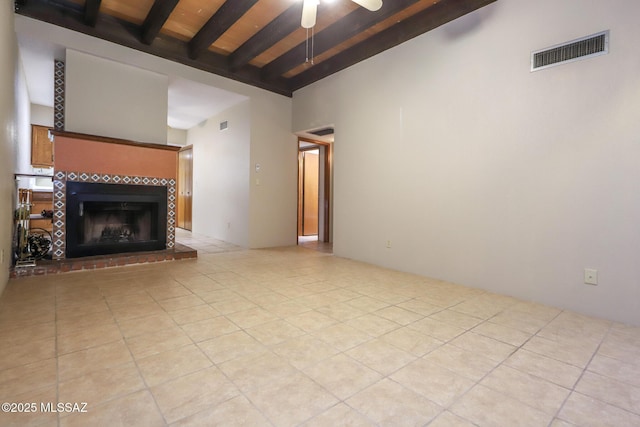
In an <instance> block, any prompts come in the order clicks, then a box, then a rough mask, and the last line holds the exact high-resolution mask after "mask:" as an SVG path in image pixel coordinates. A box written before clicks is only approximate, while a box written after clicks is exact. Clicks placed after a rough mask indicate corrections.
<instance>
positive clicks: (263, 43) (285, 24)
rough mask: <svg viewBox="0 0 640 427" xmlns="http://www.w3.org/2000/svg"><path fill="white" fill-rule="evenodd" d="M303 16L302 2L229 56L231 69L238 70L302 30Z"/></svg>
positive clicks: (282, 14) (290, 8)
mask: <svg viewBox="0 0 640 427" xmlns="http://www.w3.org/2000/svg"><path fill="white" fill-rule="evenodd" d="M301 15H302V3H301V2H300V3H295V4H294V5H293V6H291V7H289V9H287V10H285V11H284V12H283V13H281V14H280V15H279V16H278V17H277V18H276V19H274V20H273V21H271V22H270V23H269V24H268V25H266V26H265V27H264V28H262V29H261V30H260V31H258V32H257V33H256V34H255V35H254V36H253V37H251V38H250V39H249V40H247V41H246V42H245V43H244V44H243V45H242V46H240V47H239V48H238V49H236V50H235V51H234V52H233V53H232V54H231V55H230V56H229V66H230V67H231V69H232V70H237V69H238V68H240V67H242V66H244V65H246V64H248V63H249V61H251V60H252V59H253V58H255V57H256V56H258V55H260V54H261V53H262V52H264V51H265V50H267V49H268V48H270V47H271V46H273V45H274V44H276V43H278V42H279V41H280V40H282V39H283V38H285V37H286V36H288V35H289V34H291V33H292V32H294V31H295V30H297V29H298V28H300V16H301Z"/></svg>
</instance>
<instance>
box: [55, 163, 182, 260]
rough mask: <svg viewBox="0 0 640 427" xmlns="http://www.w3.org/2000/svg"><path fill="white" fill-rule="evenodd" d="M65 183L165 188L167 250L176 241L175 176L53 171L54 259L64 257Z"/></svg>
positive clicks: (172, 246)
mask: <svg viewBox="0 0 640 427" xmlns="http://www.w3.org/2000/svg"><path fill="white" fill-rule="evenodd" d="M67 182H91V183H101V184H135V185H148V186H156V187H157V186H163V187H167V249H173V248H174V247H175V244H176V191H177V189H176V185H177V182H176V180H175V179H166V178H157V177H149V176H131V175H113V174H97V173H90V172H68V171H55V172H54V174H53V188H54V192H53V216H54V222H53V256H52V257H53V259H54V260H61V259H64V258H65V248H66V216H67V214H66V212H67V211H66V198H67Z"/></svg>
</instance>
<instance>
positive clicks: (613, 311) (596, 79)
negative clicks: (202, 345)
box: [293, 0, 640, 324]
mask: <svg viewBox="0 0 640 427" xmlns="http://www.w3.org/2000/svg"><path fill="white" fill-rule="evenodd" d="M638 16H640V2H634V1H628V0H611V1H608V2H601V1H596V0H565V1H562V2H558V1H555V0H540V1H536V2H531V1H528V0H503V1H499V2H496V3H494V4H492V5H490V6H487V7H486V8H483V9H482V10H480V11H477V12H475V13H473V14H471V15H468V16H466V17H463V18H461V19H459V20H457V21H454V22H452V23H450V24H447V25H445V26H443V27H440V28H439V29H436V30H434V31H432V32H430V33H428V34H425V35H423V36H421V37H418V38H416V39H413V40H411V41H409V42H407V43H404V44H402V45H400V46H398V47H397V48H394V49H392V50H389V51H387V52H385V53H383V54H381V55H378V56H376V57H374V58H371V59H370V60H368V61H366V62H363V63H360V64H358V65H356V66H353V67H351V68H349V69H347V70H345V71H343V72H341V73H339V74H336V75H334V76H332V77H329V78H327V79H325V80H322V81H320V82H318V83H316V84H314V85H312V86H310V87H307V88H304V89H302V90H300V91H298V92H296V93H295V94H294V108H293V111H294V130H295V131H300V130H304V129H309V128H313V127H315V126H318V125H322V124H324V123H335V125H336V137H335V194H334V202H335V207H334V214H335V221H334V226H335V229H334V252H335V254H337V255H340V256H345V257H350V258H355V259H359V260H364V261H368V262H372V263H375V264H379V265H384V266H388V267H392V268H396V269H400V270H405V271H411V272H417V273H420V274H423V275H426V276H431V277H435V278H440V279H445V280H449V281H452V282H457V283H461V284H465V285H470V286H475V287H480V288H484V289H487V290H490V291H495V292H500V293H505V294H508V295H514V296H517V297H521V298H525V299H531V300H535V301H539V302H543V303H548V304H552V305H556V306H560V307H564V308H569V309H573V310H576V311H579V312H584V313H588V314H592V315H597V316H602V317H606V318H610V319H615V320H620V321H625V322H629V323H634V324H640V260H639V259H638V254H640V226H639V225H638V224H639V223H640V197H638V194H640V168H639V167H638V164H640V121H639V120H638V117H640V54H638V51H637V46H636V44H637V43H635V41H637V40H639V39H640V26H638V24H637V17H638ZM606 29H610V30H611V44H610V53H609V54H608V55H604V56H600V57H597V58H592V59H587V60H583V61H578V62H574V63H571V64H566V65H562V66H557V67H553V68H549V69H547V70H544V71H538V72H534V73H531V72H530V71H529V66H530V64H529V55H530V52H531V51H533V50H537V49H541V48H545V47H548V46H552V45H555V44H558V43H562V42H565V41H569V40H572V39H575V38H578V37H581V36H586V35H590V34H593V33H596V32H598V31H601V30H606ZM387 240H391V242H392V248H391V249H387V248H386V247H385V246H386V242H387ZM584 268H594V269H597V270H598V271H599V282H600V283H599V285H598V286H587V285H585V284H583V270H584Z"/></svg>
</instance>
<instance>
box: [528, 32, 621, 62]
mask: <svg viewBox="0 0 640 427" xmlns="http://www.w3.org/2000/svg"><path fill="white" fill-rule="evenodd" d="M606 53H609V31H603V32H601V33H598V34H594V35H592V36H588V37H583V38H580V39H577V40H573V41H570V42H567V43H563V44H561V45H557V46H553V47H550V48H547V49H543V50H539V51H537V52H533V53H532V54H531V71H537V70H541V69H543V68H547V67H551V66H554V65H559V64H565V63H567V62H573V61H578V60H580V59H586V58H591V57H593V56H598V55H604V54H606Z"/></svg>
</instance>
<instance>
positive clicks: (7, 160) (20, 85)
mask: <svg viewBox="0 0 640 427" xmlns="http://www.w3.org/2000/svg"><path fill="white" fill-rule="evenodd" d="M0 93H2V96H0V258H2V260H1V261H0V293H2V291H3V290H4V288H5V286H6V284H7V280H8V278H9V267H10V266H11V242H12V233H13V227H12V224H13V210H14V206H15V184H14V180H13V172H14V168H15V156H16V152H17V149H16V147H17V138H18V137H19V134H20V133H21V132H22V131H21V130H20V129H19V127H18V123H17V119H16V116H17V114H16V110H15V107H16V105H24V104H26V105H27V106H28V99H25V98H24V94H25V93H26V89H25V80H24V75H23V74H22V71H21V69H20V67H19V60H18V44H17V41H16V37H15V33H14V18H13V2H3V3H2V5H0ZM27 119H28V118H27Z"/></svg>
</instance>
